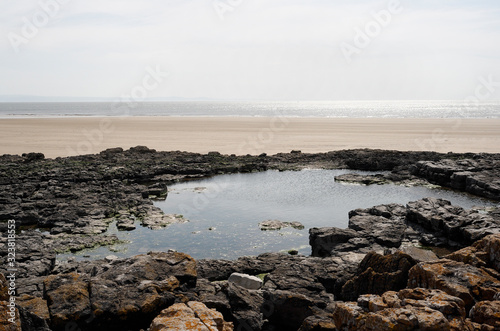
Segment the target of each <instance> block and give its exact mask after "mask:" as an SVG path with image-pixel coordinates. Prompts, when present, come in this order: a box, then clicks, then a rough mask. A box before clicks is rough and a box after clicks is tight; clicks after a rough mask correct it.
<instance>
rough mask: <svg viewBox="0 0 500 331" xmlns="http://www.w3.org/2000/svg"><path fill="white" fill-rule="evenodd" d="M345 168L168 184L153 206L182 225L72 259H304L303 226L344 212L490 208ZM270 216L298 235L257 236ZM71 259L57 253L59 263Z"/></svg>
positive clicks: (340, 218)
mask: <svg viewBox="0 0 500 331" xmlns="http://www.w3.org/2000/svg"><path fill="white" fill-rule="evenodd" d="M349 172H357V173H362V174H374V172H361V171H350V170H303V171H286V172H278V171H266V172H261V173H252V174H231V175H221V176H216V177H212V178H208V179H203V180H196V181H189V182H184V183H179V184H175V185H171V186H170V187H169V194H168V197H167V199H166V200H165V201H159V202H155V205H157V206H158V207H160V208H161V209H162V210H163V211H164V212H165V213H167V214H174V213H175V214H182V215H183V216H184V217H185V218H187V219H189V223H184V224H173V225H171V226H169V227H168V228H163V229H160V230H150V229H148V228H144V227H142V226H139V225H138V226H137V229H136V230H133V231H130V232H124V231H117V229H116V227H115V226H114V224H112V225H111V227H110V230H109V231H108V232H109V233H115V234H117V235H118V237H119V238H120V239H123V240H127V241H129V243H128V244H123V245H116V246H114V247H112V250H113V251H110V250H109V249H108V248H105V247H101V248H98V249H96V250H93V251H85V252H79V253H78V254H77V258H79V259H80V258H83V256H85V257H86V258H94V259H95V258H101V257H104V256H106V255H109V254H114V255H117V256H122V257H125V256H132V255H136V254H141V253H146V252H148V251H151V250H156V251H167V250H168V249H175V250H177V251H180V252H184V253H187V254H189V255H191V256H193V257H194V258H196V259H201V258H224V259H235V258H237V257H239V256H244V255H258V254H260V253H263V252H276V251H288V250H290V249H297V250H298V251H299V252H300V253H301V254H306V255H307V254H310V247H309V244H308V241H309V235H308V229H309V228H312V227H324V226H335V227H340V228H346V227H347V223H348V212H349V211H350V210H353V209H356V208H368V207H371V206H375V205H379V204H387V203H393V202H395V203H401V204H406V203H408V202H409V201H414V200H418V199H421V198H424V197H430V196H432V197H437V198H443V199H447V200H450V201H451V202H452V203H453V204H455V205H459V206H462V207H464V208H471V207H473V206H494V205H495V203H494V202H492V201H489V200H486V199H481V198H478V197H474V196H471V195H468V194H464V193H459V192H455V191H451V190H446V189H438V188H429V187H404V186H398V185H371V186H363V185H353V184H343V183H339V182H335V180H334V177H335V176H337V175H340V174H344V173H349ZM269 219H277V220H280V221H288V222H290V221H298V222H301V223H302V224H303V225H304V229H303V230H297V229H293V228H283V229H281V230H279V231H261V230H260V229H259V226H258V224H259V222H262V221H265V220H269ZM68 256H72V255H70V254H65V255H61V256H60V258H65V257H68Z"/></svg>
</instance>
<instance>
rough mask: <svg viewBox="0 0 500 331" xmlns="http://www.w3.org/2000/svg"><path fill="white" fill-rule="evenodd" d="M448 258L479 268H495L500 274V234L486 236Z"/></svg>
mask: <svg viewBox="0 0 500 331" xmlns="http://www.w3.org/2000/svg"><path fill="white" fill-rule="evenodd" d="M446 258H447V259H450V260H455V261H458V262H463V263H466V264H470V265H472V266H475V267H478V268H483V267H486V268H493V269H495V270H496V271H498V272H500V234H494V235H489V236H486V237H484V238H483V239H481V240H479V241H477V242H475V243H474V244H472V246H469V247H466V248H463V249H461V250H459V251H456V252H454V253H451V254H449V255H447V256H446Z"/></svg>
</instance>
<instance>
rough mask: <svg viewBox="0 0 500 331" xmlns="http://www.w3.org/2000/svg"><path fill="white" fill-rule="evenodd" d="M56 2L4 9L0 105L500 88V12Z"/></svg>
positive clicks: (257, 1) (445, 93) (423, 95)
mask: <svg viewBox="0 0 500 331" xmlns="http://www.w3.org/2000/svg"><path fill="white" fill-rule="evenodd" d="M59 2H60V3H61V4H60V5H57V7H56V6H54V3H56V0H41V1H38V0H37V1H31V0H2V3H1V5H0V6H1V7H0V8H1V10H0V35H1V36H2V38H1V40H0V63H1V64H0V77H1V79H0V95H18V94H21V95H38V96H78V97H80V96H90V97H119V96H120V95H123V94H130V93H131V92H132V91H135V93H136V95H137V96H142V94H144V91H146V92H147V93H146V96H147V97H170V96H177V97H186V98H195V97H208V98H216V99H257V100H262V99H272V100H346V99H380V100H381V99H464V98H465V97H467V96H470V95H474V93H475V90H476V88H477V86H478V85H479V84H481V83H480V80H479V79H480V77H484V78H487V77H490V79H492V80H493V81H495V82H497V81H498V82H500V1H498V0H491V1H477V0H474V1H472V0H471V1H464V0H419V1H410V0H400V1H399V2H398V1H374V0H370V1H368V0H354V1H353V0H348V1H338V0H302V1H298V0H216V1H212V0H203V1H201V0H190V1H187V0H99V1H98V0H64V1H63V0H59ZM41 4H46V5H45V6H42V5H41ZM44 7H45V8H44ZM374 13H379V14H380V15H379V18H378V20H377V18H376V17H375V16H374ZM388 14H389V15H388ZM33 24H34V25H37V26H38V27H36V29H37V30H35V31H34V30H33ZM359 31H365V32H363V34H365V33H366V31H368V33H369V35H368V36H364V35H361V34H360V32H359ZM370 35H371V36H370ZM156 70H160V71H162V72H168V73H169V74H168V76H166V77H164V75H163V73H162V74H161V75H160V76H157V77H156V80H154V78H155V77H148V75H149V76H151V73H150V72H151V71H156ZM144 84H146V85H144ZM497 85H499V86H497V87H496V90H495V92H494V93H493V94H492V95H491V96H492V97H495V98H496V99H500V84H497ZM141 93H142V94H141Z"/></svg>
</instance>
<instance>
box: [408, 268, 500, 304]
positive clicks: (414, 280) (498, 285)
mask: <svg viewBox="0 0 500 331" xmlns="http://www.w3.org/2000/svg"><path fill="white" fill-rule="evenodd" d="M408 287H410V288H415V287H424V288H435V289H440V290H443V291H444V292H446V293H448V294H449V295H453V296H456V297H458V298H460V299H462V300H463V301H464V302H465V307H466V309H467V310H469V309H470V308H472V306H473V305H474V304H475V303H476V302H479V301H484V300H493V297H494V295H495V294H496V293H497V292H498V291H500V281H499V280H498V279H497V278H495V277H492V276H491V275H490V274H489V273H488V272H487V271H485V270H483V269H479V268H476V267H474V266H472V265H468V264H464V263H461V262H456V261H452V260H446V259H443V260H439V261H436V262H430V263H418V264H416V265H415V266H414V267H413V268H411V269H410V271H409V274H408Z"/></svg>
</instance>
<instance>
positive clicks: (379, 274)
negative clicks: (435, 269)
mask: <svg viewBox="0 0 500 331" xmlns="http://www.w3.org/2000/svg"><path fill="white" fill-rule="evenodd" d="M415 264H416V262H415V261H414V260H413V259H412V258H411V257H410V256H409V255H407V254H404V253H401V252H397V253H394V254H390V255H386V256H383V255H380V254H377V253H373V252H372V253H368V254H367V255H366V256H365V258H364V259H363V261H361V263H360V265H359V267H358V270H357V272H356V275H355V276H354V278H352V279H351V280H349V281H347V283H345V285H344V286H343V287H342V292H341V298H342V299H343V300H347V301H353V300H356V299H357V298H358V296H359V295H361V294H379V295H380V294H382V293H384V292H386V291H398V290H400V289H403V288H405V287H406V284H407V282H408V271H409V270H410V269H411V268H412V267H413V266H414V265H415Z"/></svg>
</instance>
